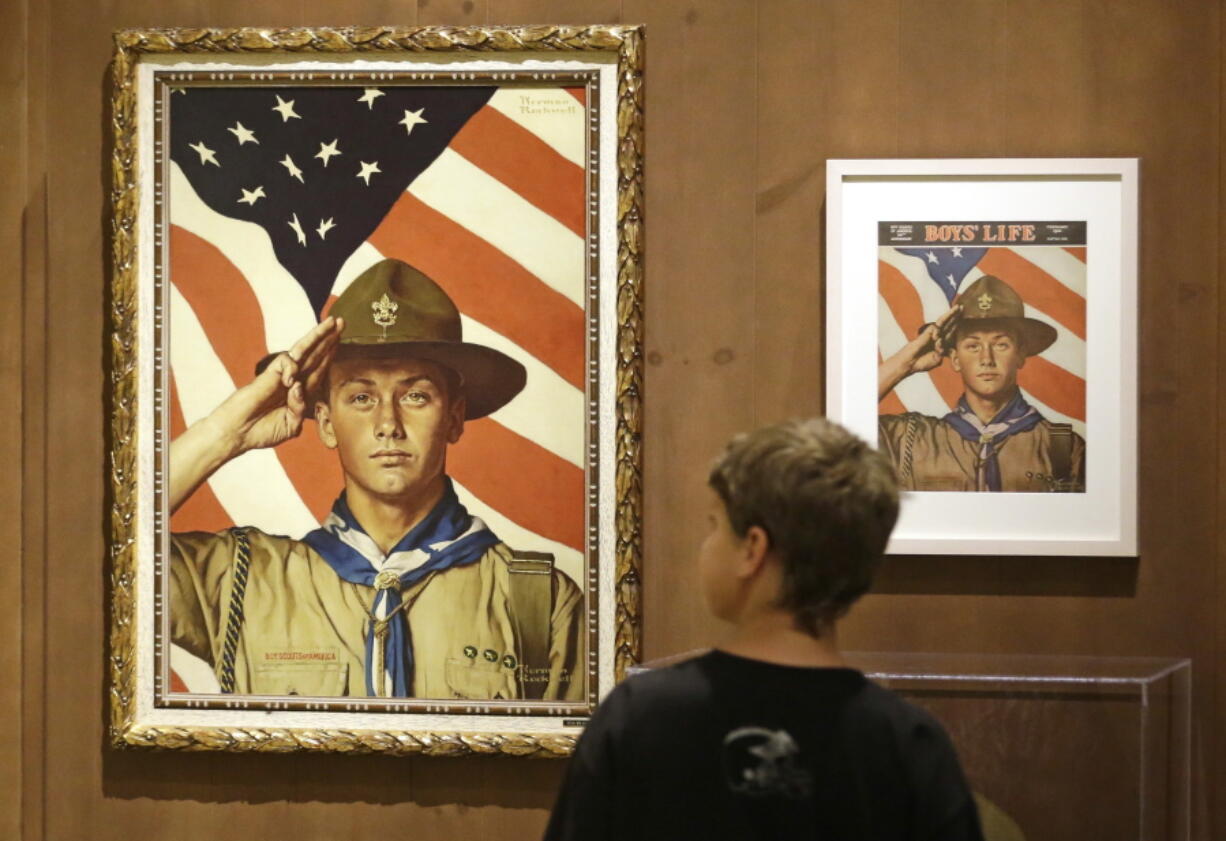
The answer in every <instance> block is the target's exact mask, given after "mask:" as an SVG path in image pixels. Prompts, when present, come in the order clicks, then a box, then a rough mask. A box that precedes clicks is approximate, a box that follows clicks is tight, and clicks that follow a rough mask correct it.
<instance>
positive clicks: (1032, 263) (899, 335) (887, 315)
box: [877, 245, 1086, 437]
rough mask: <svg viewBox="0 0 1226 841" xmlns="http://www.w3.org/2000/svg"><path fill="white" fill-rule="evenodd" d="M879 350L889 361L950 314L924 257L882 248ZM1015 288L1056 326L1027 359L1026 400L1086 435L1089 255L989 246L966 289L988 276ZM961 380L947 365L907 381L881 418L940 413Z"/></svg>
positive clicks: (1021, 378) (1022, 378)
mask: <svg viewBox="0 0 1226 841" xmlns="http://www.w3.org/2000/svg"><path fill="white" fill-rule="evenodd" d="M877 267H878V292H879V297H878V334H877V335H878V353H879V354H880V355H881V358H882V359H885V358H888V357H889V356H891V355H893V354H894V353H896V352H897V351H898V350H899V349H900V348H901V347H902V346H903V345H904V344H906V342H907V341H909V340H910V339H912V338H914V337H915V336H916V335H917V333H918V332H919V329H920V327H921V326H922V325H924V324H925V323H929V322H932V321H935V320H936V319H937V318H938V317H939V316H940V315H941V314H942V313H944V312H945V311H946V310H948V309H949V302H948V301H946V299H945V296H944V295H943V294H942V292H941V290H940V288H939V287H938V286H937V285H936V283H934V282H933V281H932V278H930V277H929V276H928V271H927V269H926V268H925V265H924V262H923V260H922V259H921V258H917V257H912V256H909V255H906V254H901V253H899V252H898V251H896V250H895V249H893V248H886V247H882V248H881V249H879V252H878V263H877ZM987 274H990V275H995V276H996V277H999V278H1000V279H1001V280H1003V281H1005V282H1006V283H1008V284H1009V285H1010V286H1012V287H1013V288H1014V289H1015V290H1017V293H1018V294H1019V295H1020V296H1021V297H1022V301H1023V302H1024V303H1025V312H1026V315H1027V316H1029V317H1030V318H1036V319H1038V320H1040V321H1045V322H1047V323H1048V324H1051V325H1052V326H1053V327H1055V328H1056V341H1055V343H1054V344H1053V345H1052V346H1051V347H1050V348H1048V349H1047V350H1045V351H1044V352H1043V353H1041V354H1039V355H1038V356H1036V357H1031V358H1029V359H1027V360H1026V365H1025V367H1023V368H1022V370H1021V371H1020V372H1019V374H1018V383H1019V385H1020V386H1021V388H1022V393H1023V395H1024V396H1025V398H1026V399H1027V400H1028V401H1029V402H1030V403H1031V404H1032V405H1033V406H1034V407H1035V408H1036V409H1038V410H1039V411H1040V412H1041V413H1042V414H1043V416H1044V417H1046V418H1047V419H1048V420H1051V421H1057V422H1061V423H1071V424H1072V425H1073V428H1074V429H1075V430H1076V431H1077V432H1078V433H1079V434H1080V435H1082V436H1083V437H1084V436H1085V419H1086V396H1085V395H1086V383H1085V376H1086V343H1085V339H1086V253H1085V249H1084V248H1061V247H1058V246H1034V245H1031V246H1017V247H1012V248H1009V247H996V248H990V249H989V250H988V251H987V253H985V254H984V256H983V257H982V259H980V261H979V263H978V264H977V265H976V266H975V268H973V269H971V271H970V273H969V274H968V275H967V276H966V278H965V279H964V280H963V281H962V286H961V288H962V289H966V288H967V287H968V286H970V284H972V283H974V282H975V281H976V280H978V279H979V278H981V277H983V276H984V275H987ZM962 390H963V388H962V379H961V377H959V376H958V374H957V373H956V372H955V371H954V370H953V368H952V367H951V366H950V365H949V363H948V362H946V363H944V364H942V365H941V366H939V367H938V368H935V369H933V370H932V371H930V372H928V373H926V374H916V375H913V376H911V377H908V378H907V379H906V380H904V381H903V382H902V383H900V384H899V385H898V387H897V388H895V389H894V391H893V392H892V393H890V394H888V395H886V398H885V399H884V400H882V401H881V405H880V406H879V411H880V412H881V413H882V414H895V413H899V412H903V411H912V412H922V413H923V414H926V415H933V416H941V415H944V414H945V413H947V412H948V411H949V410H950V409H952V408H953V406H954V405H955V404H956V403H957V401H958V397H959V396H961V394H962Z"/></svg>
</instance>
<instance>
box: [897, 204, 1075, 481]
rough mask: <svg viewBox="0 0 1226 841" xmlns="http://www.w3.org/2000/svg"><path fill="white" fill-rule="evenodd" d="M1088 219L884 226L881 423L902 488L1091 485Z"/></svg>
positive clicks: (919, 223) (916, 223)
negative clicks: (1088, 479) (1088, 448)
mask: <svg viewBox="0 0 1226 841" xmlns="http://www.w3.org/2000/svg"><path fill="white" fill-rule="evenodd" d="M1086 264H1087V254H1086V223H1085V222H1084V221H1049V222H1043V221H1019V222H1013V221H1005V222H966V221H920V222H881V223H879V226H878V263H877V265H878V293H879V294H878V312H879V315H878V330H877V337H878V344H877V352H878V398H879V404H878V422H879V425H878V432H879V444H880V446H881V448H882V449H883V450H884V451H885V452H886V453H887V454H888V455H889V456H890V458H891V460H892V461H893V463H894V466H895V469H896V470H897V471H898V475H899V479H900V482H901V485H902V487H903V489H905V490H910V491H944V492H950V491H962V492H984V493H1051V492H1057V493H1084V492H1085V487H1086V472H1085V453H1086V446H1087V441H1088V436H1087V433H1086V381H1085V377H1086Z"/></svg>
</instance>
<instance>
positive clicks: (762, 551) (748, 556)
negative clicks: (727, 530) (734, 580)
mask: <svg viewBox="0 0 1226 841" xmlns="http://www.w3.org/2000/svg"><path fill="white" fill-rule="evenodd" d="M741 550H742V551H741V562H740V565H739V566H740V570H739V571H740V573H741V577H742V578H750V577H752V576H754V575H755V574H757V572H758V570H760V569H762V564H764V563H765V562H766V556H767V555H769V554H770V550H771V538H770V535H769V534H767V533H766V529H764V528H762V527H761V526H750V527H749V528H748V529H746V530H745V537H743V538H742V539H741Z"/></svg>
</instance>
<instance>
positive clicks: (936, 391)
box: [826, 159, 1137, 556]
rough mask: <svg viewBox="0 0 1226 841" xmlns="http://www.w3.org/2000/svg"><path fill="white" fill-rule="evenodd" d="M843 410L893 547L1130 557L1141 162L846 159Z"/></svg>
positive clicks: (834, 199) (836, 265)
mask: <svg viewBox="0 0 1226 841" xmlns="http://www.w3.org/2000/svg"><path fill="white" fill-rule="evenodd" d="M827 233H828V237H827V239H828V250H827V277H826V304H827V374H826V403H827V412H828V414H829V415H830V416H831V417H833V418H835V419H836V420H839V421H841V422H843V423H844V424H846V425H847V426H848V427H850V428H852V429H854V430H855V431H857V432H859V433H860V434H861V435H863V436H865V437H866V438H867V439H868V440H870V441H876V442H877V445H878V446H879V447H880V448H881V449H882V450H883V451H884V452H885V453H887V454H888V455H889V457H890V459H891V461H892V462H893V464H894V467H895V470H896V472H897V475H898V479H899V483H900V486H901V488H902V489H903V491H904V494H903V506H902V513H901V515H900V518H899V523H898V526H897V528H896V529H895V531H894V536H893V539H892V540H891V543H890V551H891V552H892V553H895V554H970V555H1001V554H1004V555H1057V556H1076V555H1109V556H1132V555H1135V554H1136V551H1137V548H1136V547H1137V538H1136V486H1137V482H1136V446H1137V443H1136V442H1137V438H1136V413H1137V404H1136V376H1137V375H1136V362H1137V359H1136V330H1137V309H1136V308H1137V293H1136V283H1137V279H1136V248H1137V245H1136V243H1137V161H1136V160H1135V159H1118V160H1116V159H1111V160H1108V159H1074V160H1043V159H1018V160H992V159H982V160H834V161H829V162H828V169H827Z"/></svg>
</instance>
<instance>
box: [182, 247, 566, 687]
mask: <svg viewBox="0 0 1226 841" xmlns="http://www.w3.org/2000/svg"><path fill="white" fill-rule="evenodd" d="M330 312H331V314H330V316H329V317H328V318H326V319H324V320H323V322H321V323H320V324H319V325H318V326H317V327H316V328H315V329H314V330H312V331H311V332H310V333H309V334H307V335H306V336H304V337H303V338H302V339H301V340H300V341H299V342H298V343H297V344H296V345H295V346H294V347H293V348H292V349H290V350H289V351H288V352H287V353H282V354H279V355H277V356H275V357H273V358H272V359H271V360H270V361H269V363H268V364H267V366H266V367H264V368H263V370H262V371H261V372H260V373H258V374H257V376H256V378H255V379H254V380H253V381H252V382H251V383H250V384H248V385H246V386H244V387H243V388H240V389H239V390H238V391H236V392H235V393H234V394H233V395H231V396H230V397H229V398H228V399H227V400H226V401H225V402H224V403H222V404H221V405H220V406H219V407H218V408H217V409H216V410H215V411H213V412H212V414H210V415H209V416H208V417H206V418H204V419H203V420H201V421H200V422H198V423H196V424H194V425H192V426H191V427H190V428H189V429H188V430H187V431H186V432H184V433H183V434H182V435H180V436H179V437H178V438H177V439H176V440H175V441H174V442H173V443H172V445H171V449H170V483H169V485H170V488H169V493H170V506H171V510H172V511H173V510H174V509H175V508H177V507H178V506H179V505H181V504H182V503H183V501H184V500H186V499H187V498H188V497H189V496H190V495H191V494H192V492H193V491H194V490H195V489H196V488H197V487H199V486H200V484H201V483H202V482H204V481H205V480H206V479H207V478H208V477H209V476H210V475H211V474H212V473H213V472H214V471H215V470H217V469H218V468H219V467H220V466H221V465H223V464H225V463H226V462H227V461H229V460H230V459H232V458H234V457H236V456H238V455H240V454H241V453H243V452H246V451H248V450H251V449H255V448H259V447H274V446H276V445H277V444H279V443H281V442H283V441H286V440H288V439H290V438H293V437H294V436H296V435H297V434H298V433H299V432H300V431H301V429H302V426H303V422H304V419H305V418H306V416H307V414H308V411H309V410H313V412H314V418H315V421H316V425H317V426H318V432H319V436H320V439H321V440H322V441H323V443H324V444H325V446H327V447H329V448H330V449H334V450H336V452H337V455H338V456H339V458H340V465H341V469H342V470H343V472H344V481H345V489H344V492H343V493H342V494H341V495H340V497H339V498H338V499H337V500H336V503H335V505H334V506H333V508H332V513H331V515H330V516H329V517H328V518H327V520H325V522H324V523H323V526H322V527H321V528H319V529H316V530H314V531H312V532H310V533H308V534H307V535H305V536H304V537H303V538H302V539H301V540H295V539H292V538H289V537H279V536H275V535H269V534H264V533H263V532H261V531H259V530H257V529H253V528H242V529H233V530H230V531H226V532H222V533H219V534H204V533H191V534H175V535H172V536H171V553H170V565H169V599H170V632H171V637H172V641H173V642H174V643H175V644H177V645H179V646H181V647H183V648H185V649H186V650H188V651H189V652H191V653H192V654H194V655H196V656H198V657H200V658H202V659H204V660H205V661H207V662H208V663H209V664H211V665H212V666H213V667H214V670H215V671H216V673H217V675H218V680H219V682H220V684H221V688H222V691H223V692H235V693H252V694H261V695H314V696H338V695H349V696H377V697H418V698H479V699H494V698H507V699H510V698H543V699H576V698H582V697H583V694H584V685H583V676H582V674H581V671H580V670H581V669H582V667H583V663H584V657H583V651H582V650H581V649H582V645H583V642H582V635H581V633H580V629H581V628H582V620H583V603H584V600H583V595H582V593H581V592H580V591H579V589H578V588H577V587H576V586H575V584H574V583H573V582H571V581H570V579H569V578H567V577H566V576H565V575H563V574H562V573H560V572H559V571H557V570H555V569H554V568H553V564H552V560H551V558H550V556H548V555H539V554H535V553H521V552H513V551H511V550H510V549H509V548H507V546H506V545H505V544H503V543H502V542H500V541H499V540H498V538H497V537H495V536H494V534H493V533H492V532H491V531H490V530H489V529H488V528H487V527H486V526H485V524H484V523H483V522H482V521H481V520H480V519H479V518H477V517H473V516H471V515H470V514H468V512H467V511H466V510H465V508H464V506H463V505H461V504H460V502H459V500H458V499H457V498H456V495H455V491H454V490H453V489H452V486H451V480H450V479H449V478H448V477H447V475H446V471H445V468H446V456H447V447H448V446H449V445H451V444H454V443H455V442H456V441H457V440H459V438H460V435H461V434H462V432H463V429H464V421H465V420H467V419H472V418H480V417H484V416H485V415H488V414H489V413H491V412H493V411H495V410H497V409H498V408H500V407H502V406H503V405H505V404H506V403H507V402H508V401H510V400H511V399H512V398H513V397H514V396H515V395H516V394H518V393H519V391H520V390H521V389H522V388H523V386H524V382H525V372H524V368H523V367H522V366H521V365H520V364H519V363H518V362H515V361H514V360H512V359H511V358H509V357H507V356H505V355H504V354H502V353H500V352H498V351H496V350H493V349H491V348H487V347H484V346H481V345H475V344H469V343H465V342H463V341H462V338H461V332H460V316H459V313H458V312H457V310H456V308H455V305H454V304H453V303H452V301H451V299H450V298H449V297H448V296H447V294H446V293H445V292H444V291H443V290H442V289H441V288H439V287H438V286H437V285H436V284H435V283H434V282H433V281H432V280H430V279H429V278H427V277H426V276H425V275H423V274H422V273H420V272H418V271H417V270H416V269H413V268H412V267H410V266H408V265H406V264H404V263H401V262H399V261H395V260H384V261H383V262H381V263H379V264H377V265H376V266H374V267H372V268H371V269H369V270H368V271H366V272H365V273H364V274H362V275H361V276H360V277H359V278H357V279H356V280H355V281H354V282H353V284H352V285H351V286H350V287H349V288H348V289H347V290H346V291H345V292H344V293H343V294H342V295H341V296H340V297H339V298H338V299H337V300H336V302H335V303H334V305H333V307H332V309H331V311H330Z"/></svg>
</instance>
